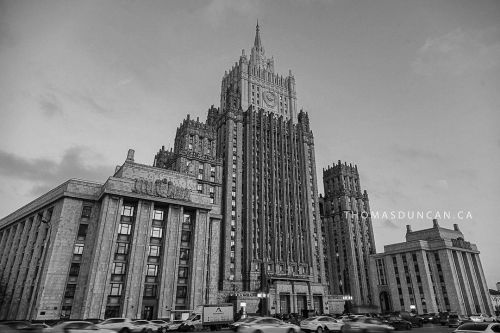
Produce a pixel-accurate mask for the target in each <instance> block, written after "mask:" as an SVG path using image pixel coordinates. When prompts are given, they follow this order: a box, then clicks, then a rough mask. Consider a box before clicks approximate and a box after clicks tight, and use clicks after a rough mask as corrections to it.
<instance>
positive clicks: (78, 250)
mask: <svg viewBox="0 0 500 333" xmlns="http://www.w3.org/2000/svg"><path fill="white" fill-rule="evenodd" d="M73 253H74V254H82V253H83V244H75V248H74V250H73Z"/></svg>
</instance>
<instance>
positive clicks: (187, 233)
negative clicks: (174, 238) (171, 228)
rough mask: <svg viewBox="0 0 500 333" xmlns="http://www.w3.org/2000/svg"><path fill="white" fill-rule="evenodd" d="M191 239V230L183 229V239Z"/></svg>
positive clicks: (185, 240)
mask: <svg viewBox="0 0 500 333" xmlns="http://www.w3.org/2000/svg"><path fill="white" fill-rule="evenodd" d="M190 240H191V231H186V230H182V234H181V241H183V242H189V241H190Z"/></svg>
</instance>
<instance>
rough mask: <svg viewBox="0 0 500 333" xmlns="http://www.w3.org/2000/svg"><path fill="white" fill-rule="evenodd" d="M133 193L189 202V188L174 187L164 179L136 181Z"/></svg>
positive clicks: (169, 181)
mask: <svg viewBox="0 0 500 333" xmlns="http://www.w3.org/2000/svg"><path fill="white" fill-rule="evenodd" d="M133 191H134V192H135V193H140V194H147V195H151V196H156V197H162V198H168V199H175V200H183V201H191V190H190V189H189V188H186V187H181V186H178V185H175V184H174V183H173V182H172V181H171V180H168V179H166V178H164V179H157V180H155V181H151V180H147V179H136V180H135V185H134V189H133Z"/></svg>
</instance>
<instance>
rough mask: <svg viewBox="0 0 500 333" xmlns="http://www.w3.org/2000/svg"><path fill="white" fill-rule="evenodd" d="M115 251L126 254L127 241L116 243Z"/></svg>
mask: <svg viewBox="0 0 500 333" xmlns="http://www.w3.org/2000/svg"><path fill="white" fill-rule="evenodd" d="M116 253H118V254H128V243H118V244H117V246H116Z"/></svg>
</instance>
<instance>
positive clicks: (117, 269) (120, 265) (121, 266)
mask: <svg viewBox="0 0 500 333" xmlns="http://www.w3.org/2000/svg"><path fill="white" fill-rule="evenodd" d="M126 268H127V265H126V264H125V263H124V262H114V263H113V274H125V270H126Z"/></svg>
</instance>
